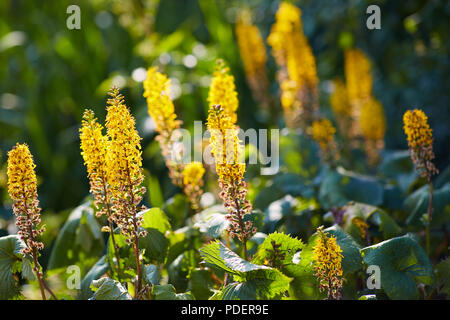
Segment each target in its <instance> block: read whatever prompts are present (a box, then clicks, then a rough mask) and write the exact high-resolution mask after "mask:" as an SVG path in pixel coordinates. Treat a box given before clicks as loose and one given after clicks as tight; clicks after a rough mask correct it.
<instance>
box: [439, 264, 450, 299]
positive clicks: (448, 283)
mask: <svg viewBox="0 0 450 320" xmlns="http://www.w3.org/2000/svg"><path fill="white" fill-rule="evenodd" d="M436 287H437V288H438V290H439V292H442V293H445V294H446V295H447V297H450V259H449V258H446V259H445V260H443V261H441V262H439V264H438V265H437V266H436Z"/></svg>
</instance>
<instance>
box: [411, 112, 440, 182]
mask: <svg viewBox="0 0 450 320" xmlns="http://www.w3.org/2000/svg"><path fill="white" fill-rule="evenodd" d="M403 129H404V131H405V134H406V137H407V140H408V146H409V149H410V152H411V159H412V161H413V163H414V165H415V167H416V170H418V171H419V174H420V175H421V176H422V177H424V178H427V180H428V182H431V176H432V175H434V174H437V173H438V172H439V171H438V170H437V168H436V167H435V166H434V164H433V159H434V152H433V131H432V130H431V128H430V126H429V125H428V117H427V116H426V114H425V113H424V112H423V111H422V110H420V109H414V110H408V111H406V112H405V114H404V115H403ZM430 185H431V184H430Z"/></svg>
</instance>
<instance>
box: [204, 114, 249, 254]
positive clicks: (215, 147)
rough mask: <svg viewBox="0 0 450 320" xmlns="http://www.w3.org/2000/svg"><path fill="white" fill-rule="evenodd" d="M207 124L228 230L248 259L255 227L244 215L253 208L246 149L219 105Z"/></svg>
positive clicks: (235, 128) (210, 115) (227, 115)
mask: <svg viewBox="0 0 450 320" xmlns="http://www.w3.org/2000/svg"><path fill="white" fill-rule="evenodd" d="M207 125H208V130H209V132H210V134H211V138H210V145H211V153H212V155H213V157H214V160H215V164H216V172H217V175H218V176H219V184H220V188H221V192H220V197H221V198H222V199H223V200H224V206H225V208H227V210H228V215H227V219H228V220H229V221H230V225H229V227H228V233H229V235H230V236H231V237H232V238H233V237H237V238H238V239H239V240H240V241H241V243H242V246H243V252H244V258H245V259H247V258H248V256H247V244H246V243H247V240H248V239H250V237H251V236H252V235H253V234H254V233H255V232H256V229H255V228H254V227H253V224H252V222H251V221H244V216H245V215H246V214H248V213H250V212H251V211H252V205H251V203H250V201H248V200H247V199H246V196H247V184H246V183H245V182H244V180H243V178H244V173H245V161H244V159H243V151H244V148H243V146H242V145H241V143H240V141H239V137H238V131H237V127H236V126H235V125H234V123H233V121H232V120H231V118H230V115H229V114H227V113H226V112H225V110H224V109H223V108H222V107H221V106H220V105H213V106H210V108H209V110H208V123H207Z"/></svg>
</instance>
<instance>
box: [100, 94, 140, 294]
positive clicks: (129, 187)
mask: <svg viewBox="0 0 450 320" xmlns="http://www.w3.org/2000/svg"><path fill="white" fill-rule="evenodd" d="M109 95H110V96H111V98H110V99H108V101H107V103H108V107H107V116H106V128H107V135H108V139H109V141H108V149H107V154H106V169H107V180H108V181H109V184H110V186H111V195H112V210H113V212H114V221H115V223H116V224H117V225H118V226H119V227H120V231H121V233H122V234H123V235H124V236H125V237H126V242H127V243H128V244H130V245H131V246H132V248H133V250H134V253H135V256H136V273H137V283H136V284H135V298H138V294H139V293H140V291H141V285H142V283H141V282H142V272H141V261H140V251H139V237H144V236H145V235H146V232H145V230H144V229H142V228H141V224H142V217H141V216H138V212H139V211H140V210H143V209H144V207H143V206H140V203H141V201H142V197H143V195H144V193H145V192H146V189H145V187H143V186H142V182H143V179H144V176H143V173H142V151H141V145H140V140H141V138H140V137H139V134H138V132H137V131H136V128H135V120H134V117H133V116H132V115H131V113H130V111H129V110H128V108H127V106H126V105H125V103H124V99H123V96H122V95H121V94H120V93H119V89H118V88H116V87H114V88H112V89H111V90H110V91H109Z"/></svg>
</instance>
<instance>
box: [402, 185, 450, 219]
mask: <svg viewBox="0 0 450 320" xmlns="http://www.w3.org/2000/svg"><path fill="white" fill-rule="evenodd" d="M429 199H430V192H429V185H425V186H423V187H421V188H419V189H417V190H416V191H414V192H413V193H411V194H410V195H409V196H408V197H407V198H406V199H405V202H404V206H405V210H406V211H407V212H409V217H408V219H407V220H406V222H407V223H408V224H411V225H414V226H422V222H421V217H422V215H423V214H425V213H427V210H428V202H429ZM448 221H450V182H447V183H446V184H444V185H443V186H442V187H441V188H439V189H435V190H434V193H433V216H432V220H431V225H432V226H434V227H436V226H439V225H442V224H443V223H447V222H448Z"/></svg>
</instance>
